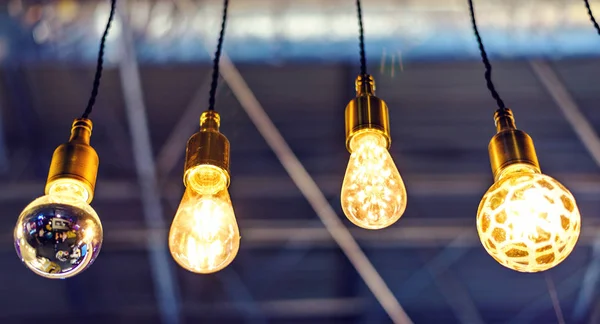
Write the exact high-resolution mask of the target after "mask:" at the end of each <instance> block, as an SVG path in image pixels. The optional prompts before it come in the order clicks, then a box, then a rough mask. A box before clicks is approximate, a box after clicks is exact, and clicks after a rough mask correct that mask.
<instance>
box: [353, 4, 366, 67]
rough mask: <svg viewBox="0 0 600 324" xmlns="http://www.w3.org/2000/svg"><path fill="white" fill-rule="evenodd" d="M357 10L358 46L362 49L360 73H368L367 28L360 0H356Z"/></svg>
mask: <svg viewBox="0 0 600 324" xmlns="http://www.w3.org/2000/svg"><path fill="white" fill-rule="evenodd" d="M356 11H357V14H358V47H359V49H360V75H361V76H363V77H364V76H366V75H367V57H366V54H365V30H364V28H363V18H362V7H361V5H360V0H356Z"/></svg>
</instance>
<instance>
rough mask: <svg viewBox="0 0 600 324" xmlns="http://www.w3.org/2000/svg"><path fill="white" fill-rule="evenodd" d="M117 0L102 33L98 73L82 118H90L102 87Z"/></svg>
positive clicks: (111, 7) (113, 3)
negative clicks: (107, 38)
mask: <svg viewBox="0 0 600 324" xmlns="http://www.w3.org/2000/svg"><path fill="white" fill-rule="evenodd" d="M116 4H117V0H111V2H110V15H109V16H108V22H107V23H106V28H105V29H104V34H103V35H102V39H101V40H100V50H99V51H98V63H97V64H96V75H95V76H94V84H93V86H92V93H91V95H90V99H89V100H88V104H87V107H86V108H85V111H84V112H83V115H81V118H88V117H89V115H90V114H91V113H92V109H93V108H94V104H95V103H96V97H97V96H98V88H100V78H102V69H103V64H104V47H105V46H106V37H107V36H108V30H109V29H110V24H111V23H112V21H113V18H114V16H115V8H116Z"/></svg>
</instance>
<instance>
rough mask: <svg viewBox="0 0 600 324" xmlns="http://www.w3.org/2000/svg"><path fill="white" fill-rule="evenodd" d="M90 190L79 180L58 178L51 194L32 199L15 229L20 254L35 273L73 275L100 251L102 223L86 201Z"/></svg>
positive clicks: (55, 275) (51, 187)
mask: <svg viewBox="0 0 600 324" xmlns="http://www.w3.org/2000/svg"><path fill="white" fill-rule="evenodd" d="M88 197H89V193H88V191H87V189H86V188H85V187H84V186H82V185H81V183H79V182H78V181H76V180H72V179H59V180H56V181H55V182H54V183H53V184H52V186H50V188H49V190H48V195H45V196H42V197H40V198H37V199H36V200H34V201H33V202H31V203H30V204H29V205H28V206H27V207H25V209H23V211H22V212H21V215H20V216H19V219H18V220H17V225H16V227H15V231H14V243H15V249H16V250H17V254H18V256H19V257H20V258H21V260H22V261H23V263H25V265H26V266H27V267H28V268H29V269H31V270H32V271H33V272H35V273H36V274H38V275H40V276H42V277H46V278H54V279H64V278H69V277H72V276H74V275H76V274H78V273H80V272H81V271H83V270H85V269H86V268H87V267H89V266H90V265H91V264H92V262H94V260H95V259H96V257H97V256H98V254H99V253H100V248H101V246H102V235H103V233H102V224H101V223H100V219H99V218H98V215H97V214H96V211H94V209H93V208H92V207H91V206H90V205H89V204H88V203H87V198H88Z"/></svg>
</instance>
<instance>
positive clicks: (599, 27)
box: [583, 0, 600, 35]
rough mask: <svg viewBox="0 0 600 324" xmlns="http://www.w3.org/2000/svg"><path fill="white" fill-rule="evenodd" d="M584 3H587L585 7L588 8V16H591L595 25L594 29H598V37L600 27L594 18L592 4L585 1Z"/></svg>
mask: <svg viewBox="0 0 600 324" xmlns="http://www.w3.org/2000/svg"><path fill="white" fill-rule="evenodd" d="M583 2H585V7H586V8H587V12H588V15H589V16H590V20H591V21H592V24H594V27H595V28H596V31H597V32H598V35H600V26H598V23H597V22H596V19H595V18H594V14H593V13H592V8H591V7H590V3H589V2H588V0H583Z"/></svg>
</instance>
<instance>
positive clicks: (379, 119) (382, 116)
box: [346, 75, 392, 153]
mask: <svg viewBox="0 0 600 324" xmlns="http://www.w3.org/2000/svg"><path fill="white" fill-rule="evenodd" d="M367 129H369V130H373V131H377V132H379V133H381V134H382V135H383V136H384V137H385V139H386V142H387V148H388V149H389V148H390V145H391V144H392V138H391V137H390V118H389V113H388V107H387V105H386V104H385V101H383V100H381V99H379V98H377V97H376V96H375V80H374V79H373V77H372V76H371V75H359V76H358V77H357V78H356V98H354V99H352V100H351V101H350V102H349V103H348V105H347V106H346V148H347V149H348V152H350V153H352V149H351V148H350V141H351V139H352V137H354V135H356V134H357V133H359V132H361V131H364V130H367Z"/></svg>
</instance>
